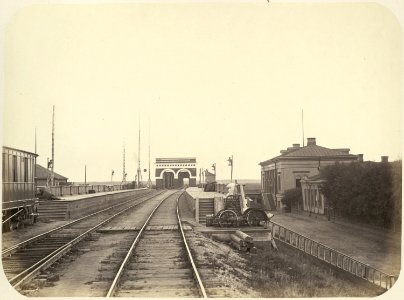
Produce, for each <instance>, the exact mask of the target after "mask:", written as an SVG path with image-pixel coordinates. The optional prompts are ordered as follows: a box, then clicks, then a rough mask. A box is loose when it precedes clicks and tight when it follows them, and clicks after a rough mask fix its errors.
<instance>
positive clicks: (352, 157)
mask: <svg viewBox="0 0 404 300" xmlns="http://www.w3.org/2000/svg"><path fill="white" fill-rule="evenodd" d="M357 158H358V156H357V155H355V154H346V155H334V156H278V157H275V158H272V159H269V160H265V161H263V162H260V163H259V164H258V165H260V166H267V165H269V164H271V163H277V162H280V161H282V160H315V161H317V160H319V159H320V160H335V159H351V160H352V161H356V160H357Z"/></svg>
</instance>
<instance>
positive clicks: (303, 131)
mask: <svg viewBox="0 0 404 300" xmlns="http://www.w3.org/2000/svg"><path fill="white" fill-rule="evenodd" d="M302 134H303V144H302V145H303V147H304V123H303V109H302Z"/></svg>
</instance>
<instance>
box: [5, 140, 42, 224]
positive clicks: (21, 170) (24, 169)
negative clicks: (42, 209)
mask: <svg viewBox="0 0 404 300" xmlns="http://www.w3.org/2000/svg"><path fill="white" fill-rule="evenodd" d="M37 156H38V155H37V154H35V153H31V152H28V151H24V150H19V149H14V148H10V147H5V146H3V156H2V166H3V174H2V217H3V218H2V226H3V232H5V231H9V230H14V229H16V228H20V227H23V226H24V224H25V223H27V222H30V223H34V222H36V218H37V216H38V213H37V206H38V203H39V202H38V199H36V198H35V164H36V158H37Z"/></svg>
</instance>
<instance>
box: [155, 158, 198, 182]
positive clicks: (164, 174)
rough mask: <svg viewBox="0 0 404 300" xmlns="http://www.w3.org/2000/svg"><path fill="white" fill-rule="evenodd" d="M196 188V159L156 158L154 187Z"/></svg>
mask: <svg viewBox="0 0 404 300" xmlns="http://www.w3.org/2000/svg"><path fill="white" fill-rule="evenodd" d="M184 184H188V185H189V186H196V158H195V157H179V158H156V187H157V188H158V189H173V188H174V189H176V188H181V187H183V186H184Z"/></svg>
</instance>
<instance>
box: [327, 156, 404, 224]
mask: <svg viewBox="0 0 404 300" xmlns="http://www.w3.org/2000/svg"><path fill="white" fill-rule="evenodd" d="M321 175H322V177H323V178H324V179H325V180H326V181H325V183H324V184H323V186H322V188H321V191H322V193H323V194H324V195H325V196H326V198H327V199H328V201H329V203H330V206H331V207H332V208H334V209H336V210H337V211H338V213H339V214H340V215H341V216H343V217H346V218H349V219H353V220H357V221H361V222H365V223H368V224H372V225H377V226H381V227H386V228H392V227H393V226H394V225H395V224H396V223H397V222H398V221H401V161H400V162H393V163H375V162H364V163H357V162H355V163H350V164H338V163H337V164H335V165H331V166H327V167H325V168H324V169H323V170H321Z"/></svg>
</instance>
